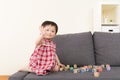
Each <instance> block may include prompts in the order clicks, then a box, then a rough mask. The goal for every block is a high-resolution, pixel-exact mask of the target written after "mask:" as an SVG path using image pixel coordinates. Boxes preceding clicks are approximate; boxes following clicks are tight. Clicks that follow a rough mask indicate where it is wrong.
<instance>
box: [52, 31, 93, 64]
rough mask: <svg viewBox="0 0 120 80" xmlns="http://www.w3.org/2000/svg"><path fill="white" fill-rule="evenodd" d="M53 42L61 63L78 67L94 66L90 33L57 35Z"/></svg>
mask: <svg viewBox="0 0 120 80" xmlns="http://www.w3.org/2000/svg"><path fill="white" fill-rule="evenodd" d="M53 40H54V42H55V43H56V46H57V51H56V52H57V54H58V57H59V59H60V61H61V63H63V64H65V65H74V64H77V65H78V66H83V65H90V64H95V59H94V50H93V49H94V48H93V40H92V34H91V32H84V33H74V34H64V35H57V36H56V37H55V38H54V39H53Z"/></svg>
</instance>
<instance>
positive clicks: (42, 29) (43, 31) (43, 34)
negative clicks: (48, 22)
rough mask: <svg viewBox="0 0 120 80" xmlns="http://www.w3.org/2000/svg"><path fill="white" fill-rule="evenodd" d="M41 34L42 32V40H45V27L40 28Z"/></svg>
mask: <svg viewBox="0 0 120 80" xmlns="http://www.w3.org/2000/svg"><path fill="white" fill-rule="evenodd" d="M40 32H41V33H40V36H41V37H42V38H44V36H45V34H46V33H45V30H44V28H43V27H41V28H40Z"/></svg>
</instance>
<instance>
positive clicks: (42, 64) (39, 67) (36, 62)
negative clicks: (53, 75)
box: [29, 39, 56, 75]
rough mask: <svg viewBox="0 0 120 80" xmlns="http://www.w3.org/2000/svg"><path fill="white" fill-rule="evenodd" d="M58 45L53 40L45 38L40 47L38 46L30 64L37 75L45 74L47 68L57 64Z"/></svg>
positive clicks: (49, 68)
mask: <svg viewBox="0 0 120 80" xmlns="http://www.w3.org/2000/svg"><path fill="white" fill-rule="evenodd" d="M55 52H56V45H55V43H54V42H53V41H51V40H47V39H44V40H43V42H42V44H41V45H40V46H39V47H36V48H35V50H34V52H33V54H32V55H31V57H30V63H29V66H30V68H31V70H32V71H33V72H35V73H36V74H37V75H45V74H46V71H47V70H51V69H53V68H54V66H55Z"/></svg>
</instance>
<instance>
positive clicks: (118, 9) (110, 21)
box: [93, 1, 120, 32]
mask: <svg viewBox="0 0 120 80" xmlns="http://www.w3.org/2000/svg"><path fill="white" fill-rule="evenodd" d="M119 26H120V2H116V1H102V2H97V3H96V4H95V6H94V14H93V27H94V28H93V32H94V31H100V32H120V27H119Z"/></svg>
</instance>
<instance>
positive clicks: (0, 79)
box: [0, 75, 9, 80]
mask: <svg viewBox="0 0 120 80" xmlns="http://www.w3.org/2000/svg"><path fill="white" fill-rule="evenodd" d="M8 78H9V75H0V80H8Z"/></svg>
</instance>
